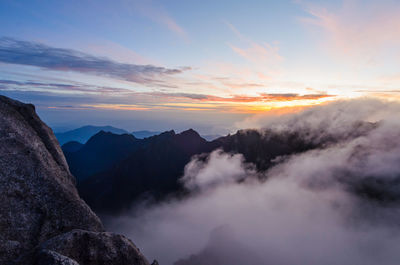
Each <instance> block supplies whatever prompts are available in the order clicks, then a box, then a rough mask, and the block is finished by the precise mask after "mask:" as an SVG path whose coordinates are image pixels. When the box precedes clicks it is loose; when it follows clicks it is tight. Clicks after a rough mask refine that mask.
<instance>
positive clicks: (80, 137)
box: [55, 125, 221, 145]
mask: <svg viewBox="0 0 400 265" xmlns="http://www.w3.org/2000/svg"><path fill="white" fill-rule="evenodd" d="M100 131H104V132H111V133H114V134H129V132H128V131H126V130H124V129H120V128H116V127H113V126H93V125H86V126H82V127H79V128H77V129H73V130H70V131H65V132H58V133H55V136H56V137H57V140H58V142H59V143H60V145H63V144H65V143H68V142H78V143H81V144H84V143H86V142H87V141H88V140H89V139H90V137H92V136H93V135H95V134H96V133H98V132H100ZM160 133H162V132H160V131H148V130H141V131H133V132H132V133H131V134H132V135H133V136H135V137H136V138H138V139H144V138H148V137H151V136H154V135H158V134H160ZM202 137H203V138H204V139H206V140H207V141H212V140H214V139H217V138H218V137H221V136H220V135H218V134H209V135H203V136H202Z"/></svg>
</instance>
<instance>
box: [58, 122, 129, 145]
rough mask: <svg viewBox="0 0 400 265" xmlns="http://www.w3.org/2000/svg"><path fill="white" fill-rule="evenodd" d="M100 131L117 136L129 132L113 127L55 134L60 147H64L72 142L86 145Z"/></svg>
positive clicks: (95, 127) (88, 127) (82, 129)
mask: <svg viewBox="0 0 400 265" xmlns="http://www.w3.org/2000/svg"><path fill="white" fill-rule="evenodd" d="M100 131H105V132H112V133H115V134H126V133H128V132H127V131H125V130H123V129H118V128H115V127H112V126H91V125H88V126H83V127H80V128H78V129H75V130H71V131H67V132H63V133H55V136H56V137H57V140H58V142H59V143H60V145H63V144H65V143H67V142H70V141H77V142H80V143H82V144H84V143H86V141H87V140H88V139H89V138H90V137H92V136H93V135H95V134H96V133H98V132H100Z"/></svg>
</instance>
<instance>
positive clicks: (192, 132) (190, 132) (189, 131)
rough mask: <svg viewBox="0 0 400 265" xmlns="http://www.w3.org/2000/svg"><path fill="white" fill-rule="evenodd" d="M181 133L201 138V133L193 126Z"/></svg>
mask: <svg viewBox="0 0 400 265" xmlns="http://www.w3.org/2000/svg"><path fill="white" fill-rule="evenodd" d="M179 135H182V136H188V137H200V138H201V136H200V134H199V133H198V132H196V131H195V130H193V129H192V128H190V129H188V130H186V131H183V132H181V133H180V134H179Z"/></svg>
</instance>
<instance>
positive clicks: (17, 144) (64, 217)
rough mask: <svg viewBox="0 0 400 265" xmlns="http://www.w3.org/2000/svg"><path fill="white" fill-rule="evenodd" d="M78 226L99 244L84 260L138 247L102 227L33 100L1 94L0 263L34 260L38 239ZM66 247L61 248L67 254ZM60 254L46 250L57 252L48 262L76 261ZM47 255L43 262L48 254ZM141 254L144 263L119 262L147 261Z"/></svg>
mask: <svg viewBox="0 0 400 265" xmlns="http://www.w3.org/2000/svg"><path fill="white" fill-rule="evenodd" d="M73 229H82V230H88V231H92V233H89V232H87V233H86V234H88V235H91V236H90V239H91V242H92V243H93V244H95V245H94V246H93V248H91V249H90V251H91V253H90V255H91V256H90V257H91V259H92V261H91V263H82V264H81V265H84V264H105V263H101V260H103V257H102V255H105V256H107V257H109V256H113V257H114V256H115V255H117V254H120V253H122V252H121V251H122V250H127V251H128V253H131V254H126V255H125V256H123V257H125V258H130V257H131V256H129V255H132V253H133V252H137V253H138V251H137V249H136V247H134V245H133V244H132V243H130V242H129V241H127V242H125V241H123V240H122V239H121V240H120V241H118V240H117V238H119V236H116V235H110V234H107V233H106V234H103V233H99V232H103V225H102V223H101V221H100V220H99V218H98V217H97V216H96V215H95V214H94V213H93V212H92V211H91V209H90V208H89V207H88V206H87V205H86V203H85V202H84V201H83V200H81V199H80V197H79V196H78V192H77V190H76V187H75V179H74V177H73V176H72V175H71V174H70V172H69V169H68V165H67V163H66V160H65V158H64V155H63V153H62V151H61V148H60V146H59V144H58V142H57V140H56V138H55V136H54V134H53V132H52V131H51V129H50V128H49V127H47V126H46V125H45V124H44V123H43V122H42V121H41V120H40V119H39V117H38V116H37V115H36V112H35V108H34V106H33V105H29V104H23V103H21V102H18V101H15V100H12V99H9V98H7V97H4V96H0V264H2V265H3V264H21V263H23V262H25V261H27V260H28V264H32V263H29V257H34V256H37V253H36V254H35V253H34V252H35V251H37V250H38V246H39V245H41V244H44V242H45V241H47V240H49V239H50V238H52V240H54V237H55V236H60V235H61V234H63V233H67V234H66V235H65V238H66V239H68V232H70V231H71V230H73ZM82 233H83V232H82ZM105 235H108V236H109V237H111V238H112V240H111V239H109V238H108V237H107V236H105ZM61 238H63V237H62V236H61ZM61 238H60V237H59V238H58V240H59V241H60V240H61ZM96 238H97V239H96ZM103 239H107V241H106V242H104V244H103V245H105V246H107V248H105V249H101V248H100V246H102V245H101V244H102V243H101V241H102V240H103ZM79 242H80V243H81V245H79V246H75V245H69V246H70V247H71V249H70V250H69V251H67V249H63V253H66V254H71V255H72V254H74V253H77V252H76V251H78V250H77V249H75V248H76V247H79V248H83V245H84V241H79ZM67 243H68V241H67V242H66V244H67ZM114 243H115V244H120V245H118V247H120V248H121V251H117V252H114V250H115V249H116V247H117V245H115V246H114V247H113V244H114ZM124 243H125V244H124ZM60 244H61V242H60ZM96 244H97V245H96ZM88 247H89V246H88ZM49 250H53V249H49ZM96 251H97V252H96ZM99 251H105V253H103V252H99ZM107 251H110V252H107ZM41 253H42V252H41ZM63 253H58V254H60V255H63V256H66V255H64V254H63ZM53 254H54V253H53ZM56 254H57V253H56ZM56 254H54V255H51V254H49V253H47V257H48V258H49V259H50V258H53V261H52V262H53V263H49V262H48V264H74V263H73V262H74V261H73V260H68V259H64V260H63V259H61V258H60V256H57V255H56ZM139 254H140V253H139ZM139 254H138V255H139ZM43 255H44V254H43V253H42V254H41V256H42V262H44V257H45V256H46V255H44V256H43ZM21 257H22V258H21ZM67 257H68V258H71V257H69V256H67ZM141 257H142V256H141ZM104 259H105V260H107V258H104ZM142 259H143V260H142V261H143V262H144V263H143V262H142V263H138V262H136V261H132V262H131V261H129V260H125V263H118V264H147V261H146V260H145V259H144V258H143V257H142ZM16 260H18V261H16ZM60 262H61V263H60ZM68 262H69V263H68ZM71 262H72V263H71ZM75 263H76V261H75ZM41 264H45V263H41ZM108 264H114V263H108ZM115 264H117V263H115Z"/></svg>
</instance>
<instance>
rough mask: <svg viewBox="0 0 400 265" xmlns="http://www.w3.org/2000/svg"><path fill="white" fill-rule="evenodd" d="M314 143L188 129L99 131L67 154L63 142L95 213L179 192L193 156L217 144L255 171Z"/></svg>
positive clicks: (249, 133)
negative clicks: (141, 134) (139, 134)
mask: <svg viewBox="0 0 400 265" xmlns="http://www.w3.org/2000/svg"><path fill="white" fill-rule="evenodd" d="M315 147H317V145H316V144H313V143H308V142H302V141H301V140H300V139H299V138H298V137H296V135H292V134H277V133H273V132H269V133H262V132H260V131H257V130H240V131H238V132H237V133H236V134H233V135H228V136H225V137H220V138H218V139H216V140H214V141H211V142H209V141H207V140H205V139H204V138H202V137H201V136H200V135H199V133H197V132H196V131H195V130H193V129H189V130H186V131H183V132H181V133H178V134H177V133H175V131H173V130H171V131H166V132H163V133H161V134H159V135H155V136H151V137H148V138H145V139H137V138H135V137H134V136H133V135H130V134H123V135H116V134H113V133H106V132H99V133H98V134H96V135H94V136H93V137H91V138H90V139H89V140H88V142H87V143H86V144H84V145H83V146H82V147H81V148H80V149H79V150H77V151H75V152H71V151H70V150H67V148H65V146H63V150H64V153H65V157H66V159H67V161H68V164H69V167H70V170H71V172H72V174H74V175H75V176H76V178H77V180H78V190H79V192H80V195H81V196H82V197H83V198H84V200H85V201H86V202H87V203H88V204H89V205H90V206H91V207H93V209H95V210H96V211H97V212H108V211H118V210H122V209H124V208H127V207H129V206H130V205H131V204H132V202H135V201H136V200H137V199H138V198H140V197H143V196H147V195H151V197H153V198H155V199H162V198H163V197H165V196H167V195H168V194H172V193H180V192H184V190H183V188H182V186H181V183H180V182H179V178H180V177H181V176H183V173H184V167H185V165H186V164H187V163H188V162H189V161H190V160H191V159H192V157H193V156H194V155H200V154H203V153H210V152H212V151H213V150H216V149H218V148H220V149H222V150H223V151H225V152H229V153H240V154H242V155H243V156H244V158H245V159H246V161H247V162H251V163H253V164H255V165H256V166H257V168H258V169H259V170H266V169H268V168H269V167H271V166H272V165H273V164H274V162H273V161H274V158H276V157H280V156H285V155H290V154H294V153H300V152H304V151H307V150H310V149H313V148H315Z"/></svg>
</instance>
